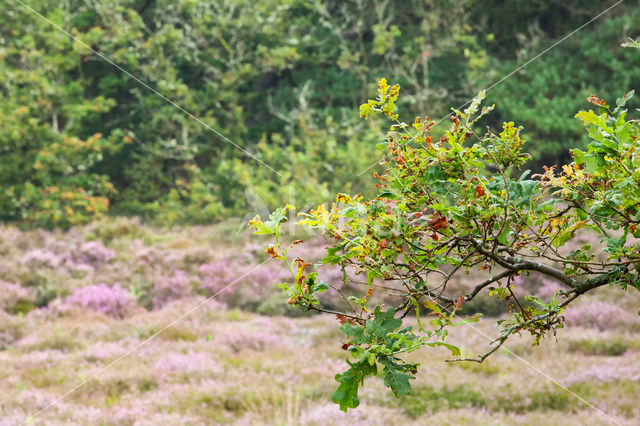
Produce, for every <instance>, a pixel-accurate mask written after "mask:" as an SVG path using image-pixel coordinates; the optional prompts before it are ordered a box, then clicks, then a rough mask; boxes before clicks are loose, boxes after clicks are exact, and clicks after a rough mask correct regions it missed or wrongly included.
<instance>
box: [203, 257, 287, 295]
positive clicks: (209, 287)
mask: <svg viewBox="0 0 640 426" xmlns="http://www.w3.org/2000/svg"><path fill="white" fill-rule="evenodd" d="M254 268H255V265H252V264H246V265H245V264H240V263H238V262H235V261H230V260H226V259H225V260H218V261H215V262H211V263H205V264H204V265H200V267H199V268H198V272H199V273H200V275H201V277H202V282H201V283H200V289H201V290H204V291H205V293H206V295H207V296H209V295H214V294H218V293H220V292H221V291H222V290H224V292H222V293H220V295H219V296H217V297H216V298H217V299H219V300H222V301H225V302H227V303H230V302H234V301H235V302H236V303H238V302H240V299H241V300H242V302H241V303H252V302H257V301H259V300H260V299H261V298H262V297H264V296H265V294H266V293H268V292H269V291H272V290H273V289H274V288H275V284H277V283H278V281H279V277H280V276H281V273H280V274H279V273H278V272H277V271H274V270H273V269H272V268H270V267H269V265H264V266H261V267H259V268H256V269H254ZM232 283H233V284H232ZM234 299H238V300H234Z"/></svg>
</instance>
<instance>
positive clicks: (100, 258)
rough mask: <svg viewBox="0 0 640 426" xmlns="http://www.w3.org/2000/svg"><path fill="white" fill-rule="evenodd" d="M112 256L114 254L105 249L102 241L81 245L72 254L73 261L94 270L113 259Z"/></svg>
mask: <svg viewBox="0 0 640 426" xmlns="http://www.w3.org/2000/svg"><path fill="white" fill-rule="evenodd" d="M114 256H115V252H114V251H113V250H111V249H108V248H107V247H105V245H104V244H103V243H102V241H89V242H87V243H84V244H82V245H81V246H80V248H79V249H78V250H77V251H76V252H75V253H74V261H75V262H76V263H79V264H84V265H90V266H91V267H93V268H94V269H96V268H98V267H100V266H102V265H103V264H105V263H106V262H108V261H110V260H111V259H113V258H114Z"/></svg>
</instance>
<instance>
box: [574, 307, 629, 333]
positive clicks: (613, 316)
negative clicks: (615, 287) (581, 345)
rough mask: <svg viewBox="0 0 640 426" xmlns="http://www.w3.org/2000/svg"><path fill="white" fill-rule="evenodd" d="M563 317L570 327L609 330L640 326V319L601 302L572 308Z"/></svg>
mask: <svg viewBox="0 0 640 426" xmlns="http://www.w3.org/2000/svg"><path fill="white" fill-rule="evenodd" d="M563 316H564V317H565V319H566V323H567V324H568V325H573V326H581V327H590V328H597V329H598V330H607V329H611V328H633V327H635V328H636V329H637V327H639V326H640V317H639V316H638V315H637V314H636V313H635V312H629V311H627V310H624V309H622V308H620V307H619V306H616V305H613V304H611V303H607V302H602V301H599V300H595V301H591V302H589V303H586V304H582V305H578V306H570V307H568V308H567V309H566V311H564V313H563Z"/></svg>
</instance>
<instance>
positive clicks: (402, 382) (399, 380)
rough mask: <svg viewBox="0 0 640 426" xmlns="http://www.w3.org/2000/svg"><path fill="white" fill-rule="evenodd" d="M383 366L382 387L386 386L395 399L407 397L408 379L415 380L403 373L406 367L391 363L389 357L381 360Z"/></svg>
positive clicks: (409, 389) (409, 388) (408, 389)
mask: <svg viewBox="0 0 640 426" xmlns="http://www.w3.org/2000/svg"><path fill="white" fill-rule="evenodd" d="M380 361H381V363H382V365H383V366H384V385H385V386H387V387H388V388H389V389H391V391H392V392H393V394H394V395H395V396H396V397H399V396H402V395H407V394H408V393H410V392H411V384H410V383H409V379H415V377H414V376H412V375H411V374H407V373H406V372H405V370H406V366H405V365H402V364H398V363H395V362H393V360H392V359H391V358H389V357H384V358H381V360H380Z"/></svg>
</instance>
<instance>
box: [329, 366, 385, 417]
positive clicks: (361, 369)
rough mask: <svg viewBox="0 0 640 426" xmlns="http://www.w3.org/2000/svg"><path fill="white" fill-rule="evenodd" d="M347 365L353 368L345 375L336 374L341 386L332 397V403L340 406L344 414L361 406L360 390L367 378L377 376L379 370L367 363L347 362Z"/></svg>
mask: <svg viewBox="0 0 640 426" xmlns="http://www.w3.org/2000/svg"><path fill="white" fill-rule="evenodd" d="M347 363H348V364H349V366H350V367H351V368H349V369H348V370H347V371H345V372H344V373H341V374H336V376H335V379H336V381H337V382H338V383H340V385H339V386H338V389H336V390H335V391H333V394H332V395H331V401H333V402H334V403H336V404H339V405H340V410H342V411H344V412H346V411H347V409H349V408H356V407H357V406H358V405H360V400H359V399H358V388H359V387H360V385H361V384H362V383H363V382H364V379H365V377H367V376H371V375H373V374H375V373H376V372H377V370H378V369H377V368H376V366H375V364H374V365H370V364H369V363H368V362H367V361H365V362H359V363H351V362H349V361H347Z"/></svg>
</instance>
